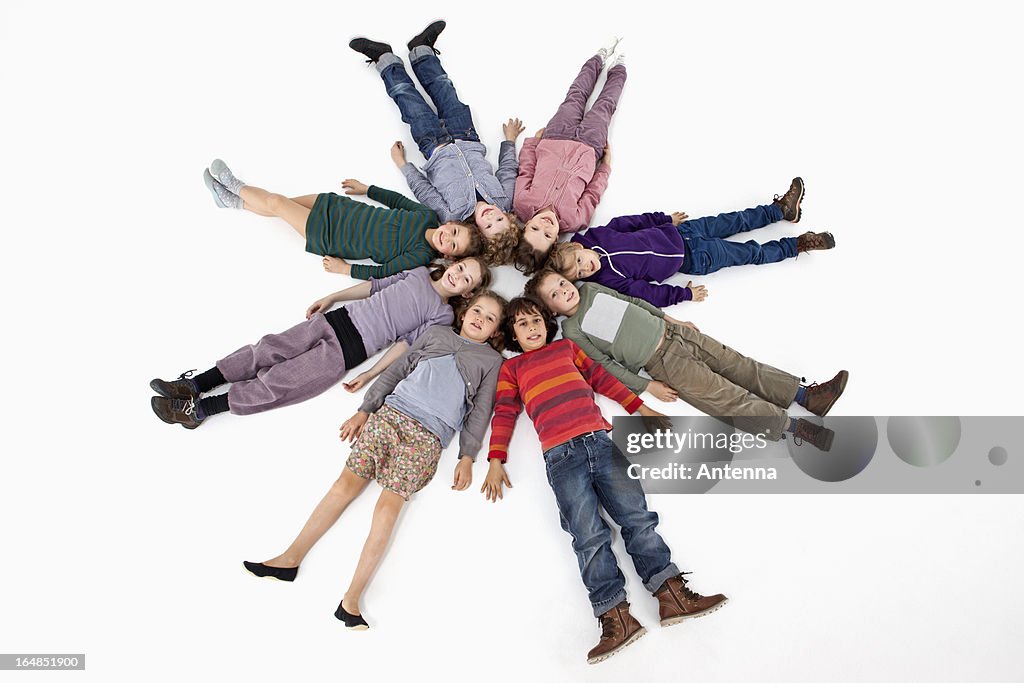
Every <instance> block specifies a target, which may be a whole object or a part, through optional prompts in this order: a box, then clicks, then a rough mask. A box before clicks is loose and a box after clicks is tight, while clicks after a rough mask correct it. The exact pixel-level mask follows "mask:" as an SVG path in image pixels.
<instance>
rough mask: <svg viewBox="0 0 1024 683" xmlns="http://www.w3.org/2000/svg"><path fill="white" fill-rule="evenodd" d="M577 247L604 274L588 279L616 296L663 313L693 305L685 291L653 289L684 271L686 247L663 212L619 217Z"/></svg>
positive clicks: (585, 236) (584, 237)
mask: <svg viewBox="0 0 1024 683" xmlns="http://www.w3.org/2000/svg"><path fill="white" fill-rule="evenodd" d="M572 241H573V242H578V243H579V244H582V245H583V247H584V248H585V249H593V250H594V251H596V252H597V253H598V255H599V256H600V257H601V269H600V270H598V271H597V272H596V273H594V274H593V275H591V276H590V277H588V278H583V279H584V280H586V281H587V282H596V283H598V284H601V285H604V286H605V287H608V288H610V289H614V290H615V291H617V292H622V293H623V294H628V295H630V296H635V297H637V298H640V299H643V300H645V301H649V302H650V303H652V304H654V305H655V306H658V307H659V308H662V307H665V306H671V305H672V304H677V303H679V302H680V301H690V299H691V298H692V296H693V295H692V293H691V292H690V290H689V289H688V288H686V287H678V286H676V285H661V284H653V283H652V281H653V282H661V281H662V280H667V279H668V278H670V277H672V276H673V275H675V274H676V273H678V272H679V269H680V268H682V267H683V255H684V254H685V253H686V242H684V241H683V236H682V235H680V234H679V228H677V227H676V226H674V225H672V219H671V218H670V217H668V216H666V215H665V214H663V213H661V212H655V213H645V214H641V215H639V216H619V217H618V218H613V219H612V221H611V222H610V223H608V225H606V226H604V227H595V228H590V229H589V230H587V231H586V232H584V233H577V234H575V235H573V236H572Z"/></svg>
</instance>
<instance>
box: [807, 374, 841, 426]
mask: <svg viewBox="0 0 1024 683" xmlns="http://www.w3.org/2000/svg"><path fill="white" fill-rule="evenodd" d="M848 379H850V373H848V372H847V371H846V370H840V371H839V373H838V374H837V375H836V376H835V377H833V378H832V379H830V380H829V381H827V382H825V383H824V384H818V383H817V382H815V383H814V384H812V385H811V386H809V387H807V388H806V389H805V392H806V393H805V394H804V400H803V406H804V408H807V410H809V411H811V412H812V413H814V414H815V415H817V416H818V417H825V416H826V415H828V411H830V410H832V406H834V405H835V403H836V401H838V400H839V397H840V396H842V395H843V390H844V389H846V380H848Z"/></svg>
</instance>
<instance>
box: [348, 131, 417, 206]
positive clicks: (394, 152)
mask: <svg viewBox="0 0 1024 683" xmlns="http://www.w3.org/2000/svg"><path fill="white" fill-rule="evenodd" d="M391 161H393V162H395V166H397V167H398V168H402V167H403V166H405V163H406V162H405V145H403V144H402V141H401V140H399V141H398V142H396V143H395V144H393V145H391ZM344 184H345V183H342V185H344ZM349 194H351V192H350V193H349ZM359 194H365V193H364V192H360V193H359Z"/></svg>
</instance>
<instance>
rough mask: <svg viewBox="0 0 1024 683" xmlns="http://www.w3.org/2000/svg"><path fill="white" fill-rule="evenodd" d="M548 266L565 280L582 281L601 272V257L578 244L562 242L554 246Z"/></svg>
mask: <svg viewBox="0 0 1024 683" xmlns="http://www.w3.org/2000/svg"><path fill="white" fill-rule="evenodd" d="M548 264H549V266H550V267H551V269H552V270H557V271H558V272H559V273H561V274H562V275H564V276H565V277H566V279H569V280H582V279H584V278H588V277H590V276H591V275H593V274H594V273H596V272H597V271H599V270H601V257H600V256H599V255H598V253H597V252H596V251H594V250H593V249H584V248H583V245H582V244H579V243H578V242H563V243H562V244H558V245H556V246H555V248H554V251H552V252H551V256H550V261H549V262H548Z"/></svg>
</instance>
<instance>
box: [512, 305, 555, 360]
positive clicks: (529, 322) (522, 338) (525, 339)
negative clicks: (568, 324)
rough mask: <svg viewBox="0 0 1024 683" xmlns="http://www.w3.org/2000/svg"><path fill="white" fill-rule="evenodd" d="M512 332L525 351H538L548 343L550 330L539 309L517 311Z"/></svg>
mask: <svg viewBox="0 0 1024 683" xmlns="http://www.w3.org/2000/svg"><path fill="white" fill-rule="evenodd" d="M512 333H513V334H514V335H515V337H516V341H517V342H518V343H519V346H521V347H522V348H523V351H524V352H525V351H536V350H537V349H542V348H544V347H545V346H546V345H547V343H548V336H547V335H548V330H547V326H546V324H545V322H544V316H542V315H541V314H540V312H539V311H536V310H534V311H526V312H523V313H517V314H516V317H515V319H514V320H513V321H512Z"/></svg>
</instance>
